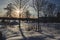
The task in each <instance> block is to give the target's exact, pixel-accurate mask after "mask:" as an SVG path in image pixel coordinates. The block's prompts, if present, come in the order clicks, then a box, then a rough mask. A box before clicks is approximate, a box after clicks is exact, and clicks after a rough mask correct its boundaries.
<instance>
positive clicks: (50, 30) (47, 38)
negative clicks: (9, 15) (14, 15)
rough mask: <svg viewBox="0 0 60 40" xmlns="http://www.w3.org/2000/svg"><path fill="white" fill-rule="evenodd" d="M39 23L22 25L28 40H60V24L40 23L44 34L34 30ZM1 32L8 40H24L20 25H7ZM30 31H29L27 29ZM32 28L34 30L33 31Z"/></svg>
mask: <svg viewBox="0 0 60 40" xmlns="http://www.w3.org/2000/svg"><path fill="white" fill-rule="evenodd" d="M36 26H37V23H23V24H21V30H22V32H23V34H24V36H25V37H26V38H27V40H60V29H59V28H60V24H59V23H57V24H56V23H40V27H41V29H42V33H40V32H36V31H34V30H36V29H35V27H36ZM2 27H3V28H4V29H3V28H1V29H0V30H1V31H2V34H3V36H4V37H6V38H7V39H6V40H23V36H22V35H21V32H20V31H19V28H18V27H19V26H18V25H11V26H9V25H7V26H6V25H5V27H4V26H2ZM29 28H30V30H29V31H28V30H27V29H29ZM31 28H32V29H31Z"/></svg>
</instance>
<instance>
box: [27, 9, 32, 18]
mask: <svg viewBox="0 0 60 40" xmlns="http://www.w3.org/2000/svg"><path fill="white" fill-rule="evenodd" d="M30 16H31V14H30V13H29V11H28V10H27V11H26V18H30Z"/></svg>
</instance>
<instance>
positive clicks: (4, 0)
mask: <svg viewBox="0 0 60 40" xmlns="http://www.w3.org/2000/svg"><path fill="white" fill-rule="evenodd" d="M12 1H13V0H0V14H4V13H5V12H3V11H5V10H4V8H5V7H6V6H7V4H8V3H11V2H12ZM48 1H49V2H51V3H55V4H57V5H59V6H60V0H48Z"/></svg>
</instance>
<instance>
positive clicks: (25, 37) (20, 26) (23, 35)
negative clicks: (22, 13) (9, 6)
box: [19, 20, 27, 40]
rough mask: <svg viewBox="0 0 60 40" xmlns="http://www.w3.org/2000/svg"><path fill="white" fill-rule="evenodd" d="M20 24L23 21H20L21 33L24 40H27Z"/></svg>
mask: <svg viewBox="0 0 60 40" xmlns="http://www.w3.org/2000/svg"><path fill="white" fill-rule="evenodd" d="M20 23H21V21H20V20H19V31H20V32H21V35H22V37H23V40H27V38H26V37H25V35H24V34H23V31H22V29H21V26H20Z"/></svg>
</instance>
